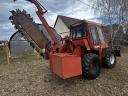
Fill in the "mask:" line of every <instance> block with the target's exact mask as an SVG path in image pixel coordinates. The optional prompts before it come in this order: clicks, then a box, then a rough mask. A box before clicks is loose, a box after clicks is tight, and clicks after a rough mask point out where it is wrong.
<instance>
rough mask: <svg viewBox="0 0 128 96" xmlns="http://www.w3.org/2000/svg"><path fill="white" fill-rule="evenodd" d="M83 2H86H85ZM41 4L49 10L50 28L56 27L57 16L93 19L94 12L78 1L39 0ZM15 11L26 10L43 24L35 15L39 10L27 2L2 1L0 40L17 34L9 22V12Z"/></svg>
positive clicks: (19, 0) (46, 15) (47, 16)
mask: <svg viewBox="0 0 128 96" xmlns="http://www.w3.org/2000/svg"><path fill="white" fill-rule="evenodd" d="M83 1H84V2H86V1H85V0H83ZM39 2H40V3H41V4H42V5H43V6H44V7H45V8H46V9H47V10H48V13H46V14H45V18H46V20H47V21H48V23H49V25H50V26H53V25H54V22H55V20H56V17H57V15H64V16H70V17H74V18H78V19H88V18H92V17H93V12H92V10H90V9H88V7H87V6H85V5H84V4H82V3H80V2H78V0H39ZM14 9H25V10H26V11H27V13H29V14H31V16H32V17H33V18H34V21H35V22H37V23H41V22H40V20H39V18H38V17H37V15H36V13H35V11H36V10H37V9H36V7H35V6H34V5H33V4H31V3H29V2H27V1H25V0H17V2H15V3H14V2H13V0H0V40H1V39H3V38H5V39H9V37H10V36H11V35H12V34H13V33H14V32H16V30H15V29H14V28H13V27H14V26H12V25H11V24H10V21H9V20H8V17H9V16H10V15H11V13H10V12H9V11H10V10H14ZM7 32H8V34H7Z"/></svg>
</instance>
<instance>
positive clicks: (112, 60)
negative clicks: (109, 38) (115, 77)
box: [110, 54, 115, 65]
mask: <svg viewBox="0 0 128 96" xmlns="http://www.w3.org/2000/svg"><path fill="white" fill-rule="evenodd" d="M114 62H115V56H114V54H111V56H110V63H111V65H113V64H114Z"/></svg>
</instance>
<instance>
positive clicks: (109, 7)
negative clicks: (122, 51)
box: [90, 0, 128, 45]
mask: <svg viewBox="0 0 128 96" xmlns="http://www.w3.org/2000/svg"><path fill="white" fill-rule="evenodd" d="M90 3H91V4H92V6H94V7H95V8H94V11H95V13H97V14H98V15H100V16H102V17H104V18H107V22H106V23H107V24H109V25H110V37H111V44H112V45H113V42H114V40H115V37H116V36H117V35H119V34H117V33H118V32H119V30H120V28H122V27H123V29H125V28H124V27H126V26H124V25H125V23H128V0H92V1H90ZM113 24H118V27H117V28H116V29H114V28H113ZM122 34H123V33H122ZM122 34H120V35H122ZM122 36H123V35H122ZM122 36H120V37H121V38H120V39H122Z"/></svg>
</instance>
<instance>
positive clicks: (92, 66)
mask: <svg viewBox="0 0 128 96" xmlns="http://www.w3.org/2000/svg"><path fill="white" fill-rule="evenodd" d="M82 68H83V70H82V71H83V76H84V77H85V78H87V79H90V80H91V79H95V78H97V77H98V76H99V74H100V71H101V64H100V60H99V57H98V56H97V55H96V54H92V53H89V54H86V55H84V57H83V64H82Z"/></svg>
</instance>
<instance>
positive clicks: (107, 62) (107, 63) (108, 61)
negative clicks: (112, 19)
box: [103, 50, 116, 68]
mask: <svg viewBox="0 0 128 96" xmlns="http://www.w3.org/2000/svg"><path fill="white" fill-rule="evenodd" d="M115 65H116V55H115V53H114V52H113V51H111V50H107V51H106V55H105V57H104V59H103V67H105V68H113V67H114V66H115Z"/></svg>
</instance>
